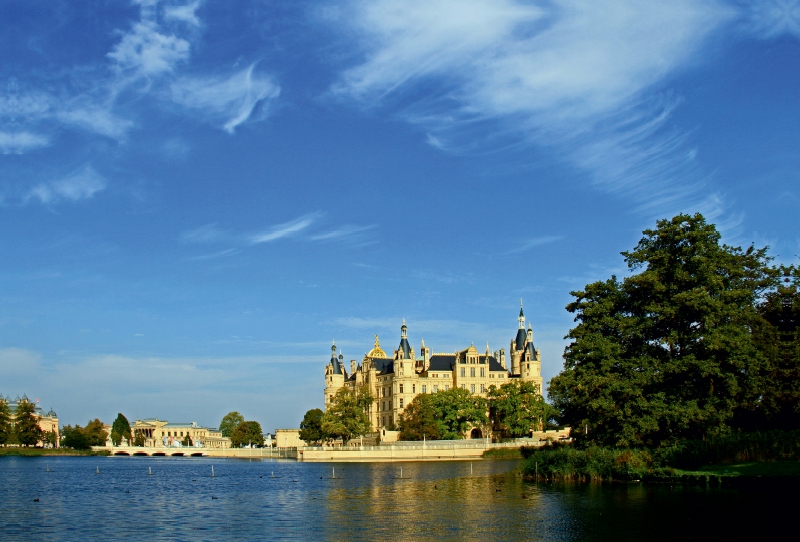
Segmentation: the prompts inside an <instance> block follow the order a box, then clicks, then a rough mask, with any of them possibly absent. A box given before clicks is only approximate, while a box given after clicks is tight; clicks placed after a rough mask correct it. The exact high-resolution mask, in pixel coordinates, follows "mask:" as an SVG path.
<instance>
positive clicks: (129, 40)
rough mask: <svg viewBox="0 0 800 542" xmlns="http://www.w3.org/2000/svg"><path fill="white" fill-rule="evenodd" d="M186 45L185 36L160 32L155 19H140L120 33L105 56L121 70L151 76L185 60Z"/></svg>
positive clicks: (168, 69)
mask: <svg viewBox="0 0 800 542" xmlns="http://www.w3.org/2000/svg"><path fill="white" fill-rule="evenodd" d="M189 49H190V47H189V42H188V41H187V40H185V39H182V38H179V37H177V36H174V35H167V34H162V33H161V31H160V28H159V26H158V24H157V23H156V22H154V21H149V20H141V21H139V22H137V23H136V24H134V25H133V28H132V29H131V31H129V32H127V33H125V34H123V36H122V39H121V40H120V42H119V43H118V44H117V45H116V46H115V47H114V49H113V50H112V51H111V52H110V53H108V57H109V58H111V59H112V60H114V62H115V63H116V66H117V68H119V69H121V70H131V71H134V72H136V73H138V74H141V75H142V76H144V77H152V76H156V75H161V74H162V73H165V72H171V71H172V70H173V69H174V68H175V65H176V64H178V63H179V62H184V61H186V60H187V59H188V58H189Z"/></svg>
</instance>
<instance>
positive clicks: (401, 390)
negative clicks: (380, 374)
mask: <svg viewBox="0 0 800 542" xmlns="http://www.w3.org/2000/svg"><path fill="white" fill-rule="evenodd" d="M400 393H403V385H402V384H400Z"/></svg>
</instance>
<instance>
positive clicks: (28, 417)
mask: <svg viewBox="0 0 800 542" xmlns="http://www.w3.org/2000/svg"><path fill="white" fill-rule="evenodd" d="M14 433H15V434H16V440H17V442H18V443H20V444H22V445H24V446H36V444H37V443H38V442H39V441H41V440H42V439H43V438H44V431H42V430H41V428H40V427H39V420H38V418H37V417H36V405H34V404H33V403H31V402H30V401H24V400H23V401H20V402H19V403H18V404H17V409H16V411H15V412H14Z"/></svg>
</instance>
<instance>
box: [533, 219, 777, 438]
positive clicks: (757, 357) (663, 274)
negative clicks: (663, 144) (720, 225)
mask: <svg viewBox="0 0 800 542" xmlns="http://www.w3.org/2000/svg"><path fill="white" fill-rule="evenodd" d="M657 226H658V227H657V228H656V229H655V230H646V231H645V232H644V237H643V238H642V239H641V241H639V244H638V245H637V246H636V247H635V249H634V250H633V251H632V252H624V253H623V256H624V257H625V260H626V262H627V264H628V267H629V269H631V270H632V271H638V273H637V274H634V275H632V276H630V277H627V278H625V279H624V280H623V281H622V282H619V281H617V279H616V277H611V278H610V279H608V280H606V281H601V282H595V283H593V284H589V285H587V286H586V287H585V289H584V290H583V291H580V292H573V293H572V295H574V296H575V297H576V300H575V301H574V302H572V303H570V304H569V305H568V306H567V310H568V311H570V312H572V313H574V314H575V315H576V318H575V320H576V322H578V325H577V326H576V327H575V328H574V329H572V330H571V331H570V332H569V334H568V335H567V338H568V339H571V340H572V342H571V343H570V344H569V346H567V348H566V350H565V353H564V359H565V370H564V371H563V372H562V373H561V374H559V375H558V376H556V377H555V378H553V380H552V381H551V384H550V389H549V394H550V397H551V398H552V399H553V400H554V404H555V406H556V407H558V408H559V409H560V410H561V411H562V414H563V418H562V421H563V422H565V423H566V424H568V425H572V427H573V428H575V429H576V431H575V432H574V433H573V434H574V435H575V436H576V438H577V439H578V442H579V444H581V445H582V446H586V447H589V446H593V445H606V446H619V447H640V446H649V447H657V446H660V445H662V444H667V445H668V444H670V443H673V442H676V441H678V440H683V439H701V438H704V437H710V436H714V435H720V434H724V433H726V432H727V431H728V430H729V426H730V423H731V421H732V418H733V416H734V413H735V412H736V409H737V407H738V406H739V405H740V404H742V403H745V402H747V401H753V400H754V398H755V397H757V395H758V392H759V390H758V387H759V383H760V382H759V380H758V379H757V378H756V375H757V374H758V373H759V372H760V370H761V369H760V368H761V367H762V366H763V365H764V364H765V357H764V354H763V352H762V351H761V350H759V348H758V347H757V345H756V342H755V341H754V339H753V336H752V333H751V330H752V329H753V327H754V326H756V325H758V323H759V322H760V321H761V317H760V316H759V314H758V312H757V310H756V301H757V300H758V299H759V297H760V296H761V295H762V294H764V293H765V292H766V291H767V290H768V289H769V288H771V287H772V286H773V285H774V279H775V271H774V270H772V269H771V268H769V267H768V265H767V264H768V261H769V258H768V257H767V255H766V249H755V248H753V247H750V248H748V249H747V250H742V249H740V248H734V247H729V246H726V245H721V244H720V242H719V240H720V235H719V233H718V232H717V230H716V228H715V227H714V226H713V225H711V224H706V222H705V220H704V219H703V217H702V216H701V215H699V214H698V215H694V216H688V215H679V216H676V217H675V218H673V219H672V220H661V221H659V222H658V224H657ZM587 430H588V435H587V434H586V433H587Z"/></svg>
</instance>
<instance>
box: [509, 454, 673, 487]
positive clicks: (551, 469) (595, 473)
mask: <svg viewBox="0 0 800 542" xmlns="http://www.w3.org/2000/svg"><path fill="white" fill-rule="evenodd" d="M654 467H657V465H656V464H655V463H654V461H653V456H652V455H651V454H650V452H649V451H647V450H625V449H614V448H599V447H590V448H588V449H586V450H580V449H576V448H574V447H572V446H563V445H553V446H550V447H546V448H542V449H538V450H535V451H532V453H530V455H529V456H528V458H527V459H526V460H525V462H524V463H523V465H522V472H523V474H524V475H525V476H527V477H536V476H537V475H538V477H540V478H548V479H557V480H581V481H589V480H597V481H602V480H606V481H610V480H617V481H630V480H641V479H642V478H643V477H644V476H645V475H647V474H648V473H650V472H651V471H652V470H653V469H654Z"/></svg>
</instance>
